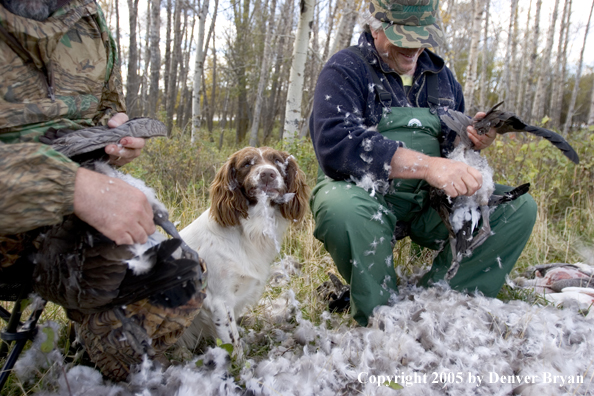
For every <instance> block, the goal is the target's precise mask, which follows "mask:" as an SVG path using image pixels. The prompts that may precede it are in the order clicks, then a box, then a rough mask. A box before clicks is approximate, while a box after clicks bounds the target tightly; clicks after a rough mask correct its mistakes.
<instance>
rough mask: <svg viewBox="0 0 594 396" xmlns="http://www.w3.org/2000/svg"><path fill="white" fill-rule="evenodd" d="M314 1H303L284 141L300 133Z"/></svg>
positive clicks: (296, 40)
mask: <svg viewBox="0 0 594 396" xmlns="http://www.w3.org/2000/svg"><path fill="white" fill-rule="evenodd" d="M314 4H315V2H314V0H301V3H300V10H301V15H300V16H299V26H298V27H297V34H296V36H295V46H294V47H293V63H292V64H291V72H290V74H289V88H288V91H287V101H286V108H285V125H284V129H285V132H284V133H283V138H284V140H289V141H291V140H293V139H294V138H295V137H296V136H297V134H298V133H299V125H300V123H301V121H302V117H301V100H302V98H303V83H304V81H305V75H304V71H305V61H306V60H307V47H308V43H309V34H310V30H311V24H312V23H313V17H314Z"/></svg>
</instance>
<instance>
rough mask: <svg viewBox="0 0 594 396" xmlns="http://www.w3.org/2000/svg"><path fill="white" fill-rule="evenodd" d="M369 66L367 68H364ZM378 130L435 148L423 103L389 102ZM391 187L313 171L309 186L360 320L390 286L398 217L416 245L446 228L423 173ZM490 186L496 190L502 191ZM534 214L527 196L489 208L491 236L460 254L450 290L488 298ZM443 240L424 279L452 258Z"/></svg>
mask: <svg viewBox="0 0 594 396" xmlns="http://www.w3.org/2000/svg"><path fill="white" fill-rule="evenodd" d="M370 69H371V68H370ZM378 132H379V133H381V134H382V135H384V136H386V137H387V138H389V139H394V140H398V141H402V142H404V143H405V145H406V147H407V148H409V149H412V150H416V151H419V152H423V153H425V154H426V155H430V156H439V155H440V146H439V140H438V136H439V135H440V133H441V129H440V121H439V118H438V117H437V116H436V115H434V114H432V113H431V112H430V110H429V109H427V108H412V107H406V108H396V107H392V108H391V112H390V113H387V114H386V115H384V117H383V118H382V120H381V121H380V123H379V125H378ZM392 187H393V188H391V189H390V192H389V193H388V194H385V195H381V194H377V193H376V194H372V193H370V192H368V191H366V190H364V189H362V188H359V187H357V186H356V185H355V184H353V183H351V182H346V181H336V180H332V179H328V178H320V179H319V182H318V184H317V185H316V187H315V188H314V190H313V192H312V198H311V208H312V213H313V215H314V219H315V222H316V226H315V229H314V236H315V237H316V238H317V239H319V240H320V241H322V242H323V243H324V246H325V248H326V249H327V250H328V252H329V253H330V255H331V256H332V259H333V260H334V263H335V264H336V266H337V268H338V271H339V272H340V274H341V275H342V276H343V278H344V279H345V280H346V281H347V282H349V283H350V285H351V314H352V315H353V317H354V319H355V320H357V322H358V323H359V324H361V325H363V326H365V325H367V322H368V317H369V316H371V315H372V313H373V309H374V308H375V307H376V306H379V305H385V304H387V303H389V301H390V297H391V296H393V295H394V294H396V293H397V290H398V288H397V279H396V273H395V271H394V260H393V245H392V237H393V235H394V230H395V228H396V223H397V222H404V223H405V224H407V225H408V234H409V236H410V238H411V239H412V240H413V241H414V242H415V243H417V244H419V245H421V246H424V247H428V248H431V249H434V250H437V249H439V248H440V247H442V246H444V244H445V243H446V242H445V241H447V236H448V234H447V230H446V228H445V226H444V224H443V222H442V221H441V219H440V218H439V216H438V215H437V212H435V210H433V209H432V208H431V207H430V206H429V197H428V185H427V183H426V182H424V181H422V180H414V179H413V180H404V179H395V180H393V181H392ZM509 189H510V188H509V187H505V186H497V187H496V192H498V193H501V192H503V191H507V190H509ZM535 220H536V205H535V203H534V201H533V200H532V198H531V197H530V196H529V195H527V194H526V195H524V196H522V197H520V198H518V199H517V200H516V201H514V202H512V203H510V204H506V205H501V206H500V207H498V208H497V209H496V210H495V212H494V213H493V214H492V215H491V227H492V230H493V232H494V234H495V235H493V236H492V237H490V238H489V239H487V241H486V242H485V243H484V244H483V245H482V246H481V247H480V248H478V249H476V250H475V251H474V253H473V255H472V256H471V257H468V258H465V259H464V260H462V263H461V264H460V269H459V270H458V273H457V274H456V276H455V277H454V278H452V279H451V280H450V285H451V287H452V288H453V289H456V290H460V291H463V290H466V291H469V292H474V291H475V290H477V289H478V290H479V291H480V292H482V293H484V294H485V295H487V296H492V297H495V296H496V295H497V293H498V292H499V290H500V289H501V286H502V285H503V283H504V282H505V276H506V275H507V274H508V273H509V272H510V271H511V270H512V268H513V266H514V264H515V262H516V260H517V258H518V257H519V256H520V254H521V252H522V250H523V248H524V245H525V244H526V242H527V241H528V238H529V236H530V231H531V230H532V226H533V225H534V222H535ZM451 260H452V257H451V251H450V249H449V245H447V244H446V245H445V247H444V249H443V250H442V251H441V252H440V253H439V254H438V255H437V257H436V258H435V260H434V261H433V265H432V268H431V270H430V271H429V272H428V273H427V274H426V275H425V276H424V277H423V279H422V280H421V284H422V285H425V286H427V285H430V284H431V283H432V282H437V281H438V280H441V279H443V278H444V276H445V273H446V271H447V269H448V268H449V265H450V263H451Z"/></svg>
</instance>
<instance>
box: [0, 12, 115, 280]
mask: <svg viewBox="0 0 594 396" xmlns="http://www.w3.org/2000/svg"><path fill="white" fill-rule="evenodd" d="M116 54H117V52H116V47H115V43H114V41H113V39H112V38H111V36H110V33H109V29H108V27H107V23H106V21H105V17H104V16H103V14H102V11H101V9H100V8H99V6H98V5H97V3H96V2H95V1H94V0H72V1H70V2H69V3H68V4H66V5H65V6H63V7H62V8H60V9H58V10H57V11H56V12H54V13H53V14H52V15H51V16H50V17H49V18H48V19H47V20H45V21H43V22H38V21H36V20H32V19H29V18H24V17H20V16H17V15H15V14H13V13H11V12H9V11H8V10H7V9H6V8H4V7H3V6H1V5H0V75H2V80H1V81H0V190H1V191H2V195H1V196H0V268H1V267H2V266H7V265H9V264H10V263H11V262H13V259H9V258H14V254H13V253H14V251H15V249H16V245H15V241H17V240H19V239H20V238H17V237H14V236H10V235H11V234H18V233H21V232H25V231H28V230H31V229H34V228H37V227H39V226H42V225H50V224H55V223H58V222H60V221H61V219H62V218H63V216H65V215H67V214H70V213H72V212H73V194H74V182H75V176H76V172H77V170H78V165H77V164H76V163H74V162H72V161H70V160H69V159H68V158H67V157H65V156H64V155H62V154H60V153H58V152H56V151H54V150H52V149H51V148H50V147H48V146H45V145H42V144H39V143H38V138H39V136H41V135H43V133H44V132H45V131H46V130H47V129H49V128H55V129H62V128H67V129H81V128H86V127H91V126H95V125H98V124H105V123H107V121H108V120H109V119H110V118H111V117H112V116H113V115H115V114H117V113H120V112H125V105H124V96H123V93H122V83H121V73H120V70H119V66H118V62H117V59H116ZM17 250H18V249H17Z"/></svg>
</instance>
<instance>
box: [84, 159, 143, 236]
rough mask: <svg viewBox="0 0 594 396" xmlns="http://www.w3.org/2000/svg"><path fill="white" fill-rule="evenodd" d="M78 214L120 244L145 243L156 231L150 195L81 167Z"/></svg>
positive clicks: (118, 180) (120, 181)
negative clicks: (147, 197) (147, 196)
mask: <svg viewBox="0 0 594 396" xmlns="http://www.w3.org/2000/svg"><path fill="white" fill-rule="evenodd" d="M74 214H76V215H77V216H78V217H79V218H80V219H81V220H83V221H84V222H86V223H88V224H89V225H91V226H93V227H95V229H97V230H98V231H99V232H101V233H102V234H103V235H105V236H106V237H108V238H109V239H111V240H112V241H114V242H115V243H117V244H118V245H129V244H132V243H144V242H146V241H147V239H148V236H149V235H151V234H152V233H154V232H155V224H154V222H153V210H152V208H151V205H150V204H149V202H148V201H147V199H146V196H145V195H144V194H143V193H142V192H141V191H140V190H138V189H137V188H134V187H132V186H130V185H129V184H128V183H126V182H124V181H122V180H120V179H115V178H112V177H108V176H105V175H103V174H101V173H97V172H93V171H90V170H88V169H84V168H79V169H78V171H77V172H76V180H75V183H74Z"/></svg>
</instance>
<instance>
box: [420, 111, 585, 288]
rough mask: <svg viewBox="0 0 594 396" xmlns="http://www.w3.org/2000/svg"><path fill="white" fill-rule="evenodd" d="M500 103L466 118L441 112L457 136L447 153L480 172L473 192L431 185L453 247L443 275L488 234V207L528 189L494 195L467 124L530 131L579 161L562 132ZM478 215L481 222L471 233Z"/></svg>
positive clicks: (453, 271)
mask: <svg viewBox="0 0 594 396" xmlns="http://www.w3.org/2000/svg"><path fill="white" fill-rule="evenodd" d="M502 103H503V102H500V103H498V104H496V105H495V106H493V107H492V108H491V109H490V110H489V111H488V112H487V113H486V115H485V116H484V118H482V119H480V120H476V119H473V118H469V117H468V116H466V115H464V114H463V113H460V112H457V111H454V110H448V111H447V112H445V113H444V114H443V115H440V118H441V120H442V122H443V123H445V124H446V125H447V126H448V127H449V128H450V129H451V130H453V131H455V132H456V133H457V134H458V136H459V144H458V146H456V148H455V149H454V150H453V151H452V152H451V153H450V154H449V155H448V158H449V159H452V160H455V161H460V162H464V163H465V164H467V165H469V166H472V167H474V168H476V169H478V170H479V171H480V172H481V174H482V176H483V184H482V185H481V188H480V189H479V190H478V191H477V192H475V193H474V194H473V195H472V196H464V195H463V196H458V197H456V198H453V199H452V198H450V197H448V196H447V195H446V194H445V192H444V191H443V190H440V189H437V188H432V189H431V192H430V202H431V206H432V207H433V208H434V209H435V210H436V211H437V212H438V213H439V216H440V218H441V219H442V220H443V222H444V223H445V225H446V228H447V229H448V234H449V242H450V248H451V249H452V264H451V266H450V268H449V270H448V272H447V274H446V276H445V278H446V279H447V280H449V279H452V278H453V277H454V275H456V273H457V271H458V268H459V265H460V261H461V260H462V258H464V257H468V256H470V255H471V254H472V251H473V250H474V249H476V248H477V247H478V246H480V245H482V244H483V243H484V242H485V240H486V239H487V238H488V237H489V236H490V235H491V226H490V224H489V215H490V212H491V210H492V209H493V208H495V207H497V206H498V205H501V204H502V203H504V202H509V201H513V200H514V199H516V198H518V197H519V196H521V195H523V194H525V193H527V192H528V190H529V188H530V185H529V184H528V183H527V184H522V185H520V186H518V187H516V188H515V189H513V190H511V191H509V192H507V193H505V194H504V195H494V194H493V192H494V190H495V185H494V183H493V170H492V169H491V167H490V166H489V164H488V163H487V160H486V158H485V157H483V156H482V155H481V154H480V153H479V152H478V151H476V150H475V149H474V145H473V143H472V141H471V140H470V138H469V137H468V133H467V131H466V128H467V127H468V126H470V125H472V126H474V128H475V129H476V130H477V132H478V133H479V134H480V135H484V134H486V133H487V132H489V130H490V128H494V129H495V131H496V132H497V133H498V134H504V133H507V132H512V131H515V132H529V133H532V134H534V135H536V136H540V137H543V138H545V139H547V140H548V141H550V142H551V143H552V144H553V145H555V146H556V147H557V148H559V149H560V150H561V151H562V152H563V154H565V156H567V158H569V159H570V160H571V161H573V162H575V163H578V162H579V158H578V155H577V153H576V152H575V150H574V149H573V148H572V147H571V146H570V145H569V143H567V141H565V139H563V137H562V136H560V135H559V134H557V133H555V132H552V131H549V130H547V129H544V128H539V127H535V126H532V125H527V124H526V123H524V122H523V121H521V120H520V119H519V118H518V117H517V116H516V115H515V114H512V113H509V112H504V111H501V110H497V109H498V107H499V106H500V105H501V104H502ZM481 218H482V226H481V228H480V230H479V231H478V232H477V234H476V235H474V231H475V230H476V229H477V228H478V223H479V220H480V219H481Z"/></svg>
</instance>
